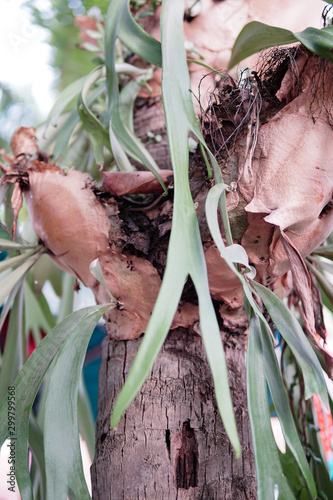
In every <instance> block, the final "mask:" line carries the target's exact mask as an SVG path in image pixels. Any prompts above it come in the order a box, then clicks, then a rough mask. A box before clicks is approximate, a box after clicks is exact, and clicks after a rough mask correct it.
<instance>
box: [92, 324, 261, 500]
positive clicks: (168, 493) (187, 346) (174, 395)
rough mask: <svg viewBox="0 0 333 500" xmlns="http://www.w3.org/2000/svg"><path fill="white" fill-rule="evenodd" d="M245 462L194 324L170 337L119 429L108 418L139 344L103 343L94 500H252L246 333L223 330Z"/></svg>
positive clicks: (254, 496)
mask: <svg viewBox="0 0 333 500" xmlns="http://www.w3.org/2000/svg"><path fill="white" fill-rule="evenodd" d="M221 333H222V338H223V342H224V347H225V351H226V358H227V365H228V372H229V382H230V388H231V394H232V397H233V403H234V411H235V415H236V422H237V428H238V432H239V437H240V441H241V445H242V456H241V457H240V458H239V459H238V460H237V459H236V458H235V455H234V452H233V449H232V448H231V445H230V442H229V439H228V437H227V435H226V433H225V430H224V427H223V424H222V421H221V417H220V415H219V412H218V409H217V406H216V402H215V396H214V390H213V381H212V377H211V374H210V369H209V366H208V364H207V360H206V356H205V352H204V348H203V344H202V340H201V336H200V334H199V332H198V327H197V325H196V324H195V325H193V327H190V328H189V329H185V328H177V329H175V330H172V331H171V332H170V333H169V336H168V338H167V340H166V342H165V344H164V346H163V348H162V350H161V352H160V354H159V355H158V357H157V360H156V361H155V364H154V367H153V369H152V371H151V373H150V376H149V377H148V379H147V380H146V382H145V384H144V385H143V387H142V389H141V391H140V392H139V394H138V395H137V397H136V398H135V399H134V401H133V402H132V404H131V405H130V407H129V408H128V410H127V412H126V414H125V415H124V416H123V418H122V419H121V421H120V423H119V425H118V427H117V429H115V430H111V429H110V415H111V412H112V408H113V406H114V402H115V398H116V397H117V395H118V393H119V390H120V388H121V387H122V385H123V384H124V382H125V379H126V377H127V374H128V372H129V369H130V367H131V365H132V362H133V360H134V357H135V354H136V352H137V349H138V347H139V344H140V339H138V340H134V341H121V342H120V341H114V340H110V339H109V338H106V339H105V340H104V342H103V346H102V365H101V368H100V374H99V404H98V416H97V423H96V434H97V441H96V455H95V460H94V463H93V465H92V469H91V471H92V486H93V499H94V500H109V499H110V500H111V499H112V500H130V499H140V500H141V499H142V500H144V499H147V500H154V499H164V500H167V499H168V500H176V499H177V500H185V499H186V500H187V499H188V500H190V499H193V500H194V499H198V500H199V499H201V500H204V499H206V500H213V499H216V500H224V499H230V500H231V499H232V500H237V499H247V500H249V499H255V498H256V491H255V490H256V484H255V465H254V457H253V450H252V444H251V436H250V425H249V417H248V412H247V403H246V380H245V348H244V343H245V339H244V335H243V332H240V331H238V332H234V333H230V332H226V331H222V332H221Z"/></svg>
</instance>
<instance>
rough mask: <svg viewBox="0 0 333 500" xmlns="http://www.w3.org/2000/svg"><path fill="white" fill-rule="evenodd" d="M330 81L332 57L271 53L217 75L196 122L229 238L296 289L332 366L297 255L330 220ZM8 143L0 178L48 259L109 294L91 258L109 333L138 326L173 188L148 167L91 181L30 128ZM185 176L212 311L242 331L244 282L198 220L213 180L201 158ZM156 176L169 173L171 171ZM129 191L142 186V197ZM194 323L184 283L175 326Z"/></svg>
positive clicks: (312, 289) (281, 289) (278, 282)
mask: <svg viewBox="0 0 333 500" xmlns="http://www.w3.org/2000/svg"><path fill="white" fill-rule="evenodd" d="M332 78H333V72H332V64H331V63H329V62H327V61H323V60H321V59H319V58H318V57H316V56H313V55H311V54H310V53H308V52H307V51H306V50H305V49H303V48H298V49H291V50H289V51H282V52H281V51H280V50H279V51H274V53H272V54H271V55H269V56H268V57H266V59H264V62H263V66H262V67H261V69H260V68H259V70H258V71H257V72H256V73H254V74H252V75H247V76H246V77H245V76H244V77H243V78H242V80H241V84H240V85H238V84H236V83H235V82H234V80H232V79H230V78H225V79H224V80H222V81H221V82H220V83H219V85H218V86H217V88H216V91H215V92H214V95H213V96H212V97H211V103H210V107H209V109H208V110H207V112H206V113H205V115H204V117H203V119H202V123H203V130H204V134H205V137H206V140H207V142H209V144H210V146H211V147H212V149H213V150H214V151H215V153H216V156H217V159H218V161H219V163H220V166H221V170H222V173H223V176H224V180H225V182H227V183H228V184H231V185H232V186H233V189H232V191H231V192H230V193H229V195H228V196H229V199H228V210H229V215H230V220H231V225H232V231H233V235H234V240H235V242H237V243H241V244H242V245H243V247H244V248H245V249H246V251H247V253H248V256H249V260H250V263H251V265H253V266H254V267H255V268H256V271H257V276H256V279H257V280H258V281H259V282H260V283H262V284H264V285H265V286H268V287H269V288H271V289H272V290H273V291H275V293H277V295H278V296H279V297H281V298H283V297H285V296H286V295H288V294H290V295H292V296H293V297H295V295H297V296H298V301H300V302H301V303H302V315H303V324H304V328H305V330H306V331H307V333H308V334H309V335H310V336H311V338H312V340H313V341H314V342H315V344H316V345H317V347H318V349H320V350H321V351H323V352H324V355H325V358H326V363H327V366H328V371H329V372H332V367H333V363H332V359H331V358H330V357H329V356H328V355H327V353H326V351H324V350H323V348H322V346H321V344H320V342H319V341H318V334H320V335H321V336H323V337H324V336H325V333H324V326H323V322H322V311H321V301H320V298H319V295H318V290H317V289H316V283H315V281H314V280H312V279H311V277H310V274H309V271H308V270H307V267H306V265H305V263H304V257H306V256H307V255H309V254H310V253H311V252H312V251H313V250H314V249H315V248H317V247H318V246H319V245H320V244H321V243H322V242H323V241H324V240H325V239H326V238H327V236H328V235H329V234H330V232H331V231H332V227H333V211H332V202H331V200H332V187H333V175H332V174H333V152H332V148H330V144H331V143H332V139H333V130H332V124H333V119H332V113H331V108H332V97H331V96H332ZM11 144H12V151H13V155H14V156H13V158H11V157H10V156H8V155H7V156H6V157H5V159H6V160H7V161H8V160H9V162H10V165H4V164H0V167H1V169H2V171H3V173H4V175H3V177H2V178H1V184H4V183H7V184H15V189H14V192H13V195H12V206H13V209H14V216H15V219H16V218H17V215H18V212H19V210H20V207H21V203H22V195H23V196H24V197H25V200H26V204H27V207H28V210H29V214H30V217H31V220H32V223H33V226H34V229H35V231H36V234H37V236H38V238H39V239H40V240H41V241H42V242H43V243H44V245H45V246H46V248H47V249H48V251H49V254H50V256H51V258H52V259H53V260H54V261H55V262H56V264H57V265H58V266H59V267H60V268H61V269H64V270H66V271H68V272H70V273H71V274H73V275H74V276H76V277H77V278H78V279H80V280H81V281H82V282H83V283H84V284H85V285H86V286H89V287H90V288H91V289H92V290H93V292H94V294H95V298H96V301H97V302H98V303H103V302H106V301H108V297H107V295H106V293H105V291H104V289H103V287H101V285H100V284H99V283H98V282H97V281H96V280H95V278H94V277H93V276H92V275H91V273H90V272H89V264H90V263H91V262H92V261H93V260H94V259H96V258H99V260H100V263H101V266H102V269H103V273H104V276H105V279H106V282H107V284H108V287H109V289H110V291H111V293H112V295H113V296H114V297H115V298H116V300H117V307H116V308H114V309H111V310H110V311H109V312H108V313H107V314H106V320H107V328H108V332H109V334H110V335H111V336H112V337H113V338H118V339H132V338H135V337H138V336H139V335H141V334H142V333H143V332H144V331H145V329H146V326H147V323H148V320H149V317H150V314H151V312H152V309H153V306H154V303H155V300H156V297H157V294H158V291H159V288H160V283H161V278H162V276H163V273H164V269H165V263H166V255H167V247H168V239H169V233H170V228H171V220H172V205H173V204H172V190H170V194H169V197H168V198H165V197H164V196H162V197H161V196H160V197H159V195H158V194H157V195H154V194H152V193H154V192H156V191H159V190H160V188H159V187H156V181H155V179H153V178H152V176H151V174H150V173H149V172H133V173H126V175H125V174H124V173H117V172H116V173H105V174H104V186H102V188H100V189H98V188H97V187H96V186H95V185H94V182H93V181H92V179H91V178H90V176H89V175H88V174H83V173H81V172H78V171H76V170H74V169H70V170H69V171H68V172H65V171H63V170H61V169H59V168H58V167H57V166H56V165H52V164H50V163H48V162H47V161H45V160H47V156H45V155H43V154H41V152H39V151H38V147H37V144H36V139H35V135H34V131H33V129H31V128H29V129H27V128H24V127H21V128H20V129H18V130H17V131H16V132H15V133H14V135H13V138H12V142H11ZM161 173H162V172H161ZM189 174H190V185H191V192H192V196H193V200H194V202H195V206H196V212H197V217H198V221H199V225H200V231H201V237H202V241H203V245H204V252H205V257H206V262H207V270H208V279H209V284H210V290H211V294H212V297H213V299H214V300H215V301H217V302H218V307H217V308H216V309H218V310H219V312H220V315H221V318H222V320H223V321H224V325H225V327H226V328H229V329H230V331H233V330H234V329H235V328H236V327H237V328H240V327H241V328H243V327H244V328H245V326H246V318H245V316H244V311H243V308H242V289H241V286H240V284H239V282H238V280H237V278H236V277H235V275H234V274H233V273H232V272H231V271H230V270H229V268H228V267H227V266H226V265H225V264H224V261H223V260H222V259H221V257H220V254H219V252H218V251H217V249H216V246H215V245H214V243H213V241H212V239H211V236H210V233H209V231H208V228H207V223H206V215H205V200H206V196H207V193H208V191H209V189H210V187H211V185H212V181H207V178H206V170H205V166H204V163H203V161H202V159H200V156H199V155H195V156H194V157H193V158H192V160H191V165H190V172H189ZM162 175H163V176H164V177H163V178H164V180H165V181H167V182H172V172H171V171H165V172H164V173H163V174H162ZM110 190H111V191H110ZM138 193H150V194H146V199H145V201H144V204H142V199H141V198H140V196H139V197H138V196H137V195H138ZM156 196H157V198H156ZM140 200H141V201H140ZM147 201H148V202H149V203H148V204H147V203H146V202H147ZM15 227H16V226H15V224H14V226H13V231H14V232H15ZM314 306H315V307H314ZM197 321H198V307H197V297H196V293H195V290H194V288H193V284H192V282H191V280H188V283H187V284H186V286H185V289H184V293H183V296H182V302H181V304H180V306H179V308H178V311H177V314H176V316H175V319H174V322H173V328H174V327H176V326H185V327H188V326H190V325H194V324H197Z"/></svg>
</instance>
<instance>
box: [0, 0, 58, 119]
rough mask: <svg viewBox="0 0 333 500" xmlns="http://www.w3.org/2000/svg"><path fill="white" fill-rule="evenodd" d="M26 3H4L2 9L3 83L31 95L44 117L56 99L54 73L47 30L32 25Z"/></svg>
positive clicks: (0, 71) (0, 63) (0, 77)
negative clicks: (25, 6) (53, 86)
mask: <svg viewBox="0 0 333 500" xmlns="http://www.w3.org/2000/svg"><path fill="white" fill-rule="evenodd" d="M23 4H24V1H23V0H3V1H2V2H1V7H0V46H1V55H0V82H2V83H5V84H8V86H9V87H10V88H11V89H12V90H14V91H15V92H16V93H18V94H19V95H22V96H24V95H25V94H28V95H29V94H32V96H33V98H34V99H35V101H36V105H37V106H38V109H39V113H40V115H41V117H42V118H45V117H46V116H47V114H48V112H49V111H50V109H51V107H52V104H53V102H54V100H55V92H54V91H52V85H53V82H54V79H55V72H54V70H53V69H52V68H51V66H50V65H49V61H50V59H51V47H50V46H49V45H48V43H47V33H46V31H45V30H44V29H43V28H41V27H39V26H35V25H34V24H33V23H32V20H31V17H30V16H29V11H28V10H27V9H26V8H24V6H23Z"/></svg>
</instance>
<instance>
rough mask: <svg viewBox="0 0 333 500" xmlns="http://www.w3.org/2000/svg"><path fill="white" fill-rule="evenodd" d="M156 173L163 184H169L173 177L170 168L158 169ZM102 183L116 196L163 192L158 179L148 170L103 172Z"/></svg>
mask: <svg viewBox="0 0 333 500" xmlns="http://www.w3.org/2000/svg"><path fill="white" fill-rule="evenodd" d="M158 173H159V174H160V176H161V177H162V179H163V182H164V183H165V184H170V182H171V181H172V179H173V171H172V170H159V171H158ZM103 185H104V186H105V187H106V188H107V189H109V190H110V191H111V193H112V194H115V195H117V196H124V195H129V194H146V193H163V188H162V186H161V184H160V183H159V181H158V180H157V179H156V177H155V176H154V174H152V173H151V172H148V171H141V172H140V171H136V172H103Z"/></svg>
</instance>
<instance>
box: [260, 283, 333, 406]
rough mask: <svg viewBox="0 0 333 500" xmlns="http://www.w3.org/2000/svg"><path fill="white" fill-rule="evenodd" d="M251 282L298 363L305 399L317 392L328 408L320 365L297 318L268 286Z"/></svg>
mask: <svg viewBox="0 0 333 500" xmlns="http://www.w3.org/2000/svg"><path fill="white" fill-rule="evenodd" d="M252 284H253V286H254V288H255V289H256V291H257V292H258V294H259V296H260V298H261V300H262V301H263V303H264V305H265V307H266V309H267V311H268V313H269V315H270V317H271V318H272V321H273V322H274V324H275V326H276V328H277V329H278V331H279V333H280V334H281V335H282V337H283V338H284V340H285V341H286V342H287V344H288V345H289V347H290V349H291V350H292V352H293V353H294V356H295V358H296V360H297V362H298V364H299V365H300V368H301V370H302V373H303V376H304V383H305V399H309V398H311V397H312V396H313V394H318V396H320V398H321V400H322V402H323V404H324V405H325V406H326V408H329V402H328V394H327V388H326V383H325V379H324V376H323V372H322V369H321V366H320V364H319V361H318V359H317V357H316V355H315V353H314V351H313V349H312V347H311V346H310V344H309V342H308V340H307V338H306V337H305V334H304V332H303V330H302V328H301V326H300V324H299V323H298V321H297V319H296V318H295V317H294V316H293V315H292V314H291V312H290V311H289V309H288V308H287V307H286V306H285V305H284V303H283V302H282V301H281V300H280V299H279V298H278V297H277V296H276V295H275V294H274V293H273V292H271V291H270V290H268V288H266V287H264V286H263V285H260V284H259V283H256V282H255V281H253V282H252Z"/></svg>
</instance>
